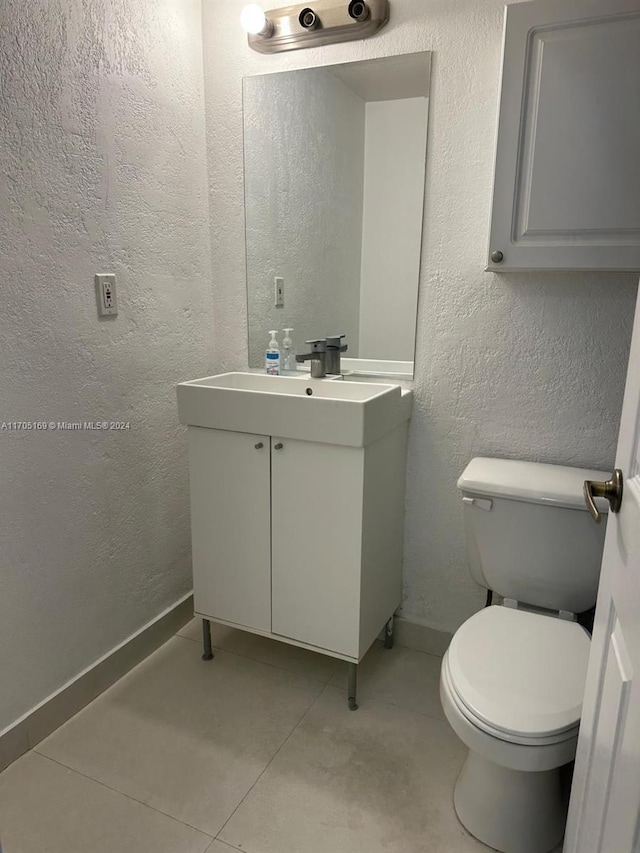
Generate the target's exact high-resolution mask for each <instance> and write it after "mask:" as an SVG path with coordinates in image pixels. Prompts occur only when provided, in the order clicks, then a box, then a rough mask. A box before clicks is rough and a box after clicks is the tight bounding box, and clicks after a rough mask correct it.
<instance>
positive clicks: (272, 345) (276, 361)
mask: <svg viewBox="0 0 640 853" xmlns="http://www.w3.org/2000/svg"><path fill="white" fill-rule="evenodd" d="M269 334H270V335H271V340H270V341H269V346H268V347H267V351H266V353H265V359H264V369H265V373H267V374H268V375H269V376H279V375H280V347H279V346H278V339H277V337H276V335H277V334H278V330H277V329H271V331H270V332H269Z"/></svg>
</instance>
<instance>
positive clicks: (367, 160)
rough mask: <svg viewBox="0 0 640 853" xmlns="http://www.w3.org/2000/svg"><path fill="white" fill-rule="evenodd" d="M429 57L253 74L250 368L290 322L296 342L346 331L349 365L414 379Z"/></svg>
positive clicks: (248, 147) (248, 136)
mask: <svg viewBox="0 0 640 853" xmlns="http://www.w3.org/2000/svg"><path fill="white" fill-rule="evenodd" d="M430 68H431V53H430V52H422V53H413V54H407V55H403V56H393V57H388V58H384V59H372V60H366V61H362V62H350V63H346V64H344V65H332V66H325V67H321V68H310V69H303V70H300V71H288V72H279V73H274V74H264V75H260V76H255V77H246V78H245V79H244V81H243V83H244V85H243V110H244V166H245V219H246V253H247V304H248V330H249V366H250V367H254V368H260V367H262V366H263V365H264V357H265V350H266V348H267V345H268V342H269V330H270V329H279V330H280V336H279V340H280V343H282V329H284V328H287V327H292V328H293V329H294V332H293V336H292V337H293V340H294V345H295V348H296V350H297V352H298V353H302V352H306V351H307V347H306V346H305V341H306V340H309V339H312V338H324V337H325V336H327V335H335V334H339V333H344V334H345V335H346V342H347V344H348V351H347V352H346V353H345V356H344V358H343V362H342V363H343V368H344V370H345V372H349V371H352V372H354V373H361V374H368V375H373V376H381V375H382V376H385V375H386V376H396V377H397V378H409V379H411V378H412V376H413V357H414V349H415V328H416V311H417V303H418V287H419V279H420V253H421V245H422V219H423V208H424V187H425V165H426V149H427V120H428V112H429V80H430ZM276 278H279V279H282V280H283V300H281V301H283V302H284V305H281V306H277V305H276V303H277V302H278V299H277V295H276V282H275V279H276Z"/></svg>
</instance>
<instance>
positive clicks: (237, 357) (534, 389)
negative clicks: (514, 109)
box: [203, 0, 636, 630]
mask: <svg viewBox="0 0 640 853" xmlns="http://www.w3.org/2000/svg"><path fill="white" fill-rule="evenodd" d="M244 4H245V0H204V2H203V13H204V18H203V20H204V44H205V51H204V58H205V96H206V106H207V131H208V153H209V166H210V172H209V187H210V198H211V207H212V210H211V219H212V229H211V234H212V243H213V259H214V291H215V304H216V313H215V331H216V334H215V346H216V353H217V366H218V367H219V368H220V369H222V368H238V367H242V366H243V365H246V363H247V349H246V305H245V270H244V263H243V260H242V259H243V257H244V232H243V198H242V102H241V80H242V77H243V75H245V74H256V73H263V72H266V71H269V70H283V69H292V68H301V67H305V66H311V65H321V64H330V63H336V62H346V61H348V60H356V59H366V58H369V57H375V56H385V55H391V54H398V53H407V52H413V51H418V50H433V51H434V57H433V76H432V83H431V99H430V100H431V104H430V117H429V153H428V161H427V188H426V198H427V203H426V215H425V223H424V240H425V246H424V251H423V256H422V282H421V293H420V303H419V312H418V337H417V353H416V377H415V383H414V389H415V407H414V416H413V421H412V425H411V434H410V446H409V459H408V483H407V517H406V537H405V567H404V576H405V601H404V605H403V614H404V615H405V616H406V617H407V618H409V619H412V620H414V621H417V622H421V623H423V624H426V625H430V626H432V627H434V628H441V629H448V630H452V629H455V628H456V627H457V626H458V625H459V624H460V623H461V622H462V621H463V620H464V619H465V618H466V617H467V616H469V614H471V613H472V612H473V611H474V610H475V609H477V608H478V607H479V606H480V605H481V603H482V599H483V593H482V591H481V590H480V589H478V587H476V586H475V585H474V583H473V582H472V581H471V579H470V577H469V573H468V569H467V561H466V555H465V547H464V538H463V528H462V513H461V507H460V501H459V496H458V495H457V493H456V489H455V482H456V479H457V477H458V474H459V473H460V471H461V470H462V468H463V467H464V465H465V463H466V462H467V461H468V460H469V458H470V457H471V456H472V455H473V454H478V453H486V454H494V455H501V454H502V455H505V456H508V457H519V458H523V459H524V458H526V459H533V460H542V461H548V462H565V463H568V464H575V465H583V464H584V465H589V466H592V467H595V468H600V467H603V468H607V467H610V466H611V464H612V462H613V459H614V448H615V444H616V437H617V430H618V421H619V413H620V404H621V399H622V392H623V381H624V373H625V368H626V362H627V357H628V346H629V338H630V332H631V318H632V315H633V305H634V296H635V291H636V277H635V276H633V275H622V274H588V275H585V274H546V275H540V274H519V275H497V274H490V273H485V272H483V266H484V263H485V258H486V248H487V235H488V227H489V215H490V205H491V183H492V172H493V155H494V142H495V128H496V117H497V96H498V85H499V74H500V48H501V39H502V13H503V12H502V10H503V2H502V0H454V2H452V0H392V12H391V21H390V23H389V25H388V26H387V27H386V29H385V30H384V31H383V32H382V33H381V34H380V35H379V36H377V37H376V38H372V39H370V40H368V41H362V42H354V43H351V44H342V45H333V46H329V47H324V48H318V49H314V50H304V51H294V52H291V53H289V54H287V55H280V56H262V55H260V54H257V53H255V52H253V51H251V50H250V49H249V48H248V47H247V45H246V40H245V37H244V36H243V33H242V32H241V30H240V27H239V24H238V17H239V14H240V10H241V8H242V7H243V5H244Z"/></svg>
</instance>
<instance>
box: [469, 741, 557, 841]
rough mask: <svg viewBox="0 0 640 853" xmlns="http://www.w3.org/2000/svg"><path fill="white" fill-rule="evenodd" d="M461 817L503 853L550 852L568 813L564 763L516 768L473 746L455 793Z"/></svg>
mask: <svg viewBox="0 0 640 853" xmlns="http://www.w3.org/2000/svg"><path fill="white" fill-rule="evenodd" d="M453 802H454V806H455V809H456V813H457V815H458V819H459V820H460V823H462V825H463V826H464V827H465V828H466V829H467V830H468V831H469V832H470V833H471V835H473V836H475V838H477V839H478V841H482V842H483V843H484V844H487V845H488V846H489V847H493V848H495V849H496V850H500V851H501V853H550V851H552V850H553V849H554V848H555V847H556V846H557V845H558V844H559V843H560V841H561V839H562V836H563V834H564V828H565V823H566V819H567V806H568V801H567V796H566V786H565V785H563V768H561V767H558V768H556V769H554V770H542V771H534V772H531V771H522V770H511V769H509V768H508V767H501V766H499V765H498V764H494V763H493V762H492V761H489V760H488V759H487V758H485V757H484V756H482V755H480V754H479V753H477V752H471V751H470V752H469V754H468V756H467V760H466V761H465V763H464V766H463V768H462V771H461V772H460V776H459V777H458V781H457V782H456V787H455V791H454V794H453Z"/></svg>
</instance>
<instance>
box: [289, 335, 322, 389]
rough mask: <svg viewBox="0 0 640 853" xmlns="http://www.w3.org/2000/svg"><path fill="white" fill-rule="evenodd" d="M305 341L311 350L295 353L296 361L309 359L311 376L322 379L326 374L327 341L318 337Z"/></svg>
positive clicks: (300, 361) (301, 361) (300, 362)
mask: <svg viewBox="0 0 640 853" xmlns="http://www.w3.org/2000/svg"><path fill="white" fill-rule="evenodd" d="M307 343H308V344H309V346H310V347H311V352H306V353H304V354H303V355H297V356H296V361H297V362H298V363H299V364H302V363H303V362H305V361H310V362H311V376H312V377H313V378H314V379H324V377H325V376H326V375H327V342H326V341H325V340H323V339H322V338H318V339H317V340H315V341H307Z"/></svg>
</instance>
